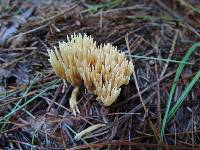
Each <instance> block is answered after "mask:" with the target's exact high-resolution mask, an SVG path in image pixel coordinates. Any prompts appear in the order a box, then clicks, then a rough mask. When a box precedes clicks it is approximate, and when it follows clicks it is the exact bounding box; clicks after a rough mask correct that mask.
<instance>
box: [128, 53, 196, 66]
mask: <svg viewBox="0 0 200 150" xmlns="http://www.w3.org/2000/svg"><path fill="white" fill-rule="evenodd" d="M126 56H128V57H133V58H138V59H146V60H158V61H166V62H171V63H178V64H187V65H193V63H191V62H186V61H178V60H171V59H164V58H156V57H147V56H140V55H126Z"/></svg>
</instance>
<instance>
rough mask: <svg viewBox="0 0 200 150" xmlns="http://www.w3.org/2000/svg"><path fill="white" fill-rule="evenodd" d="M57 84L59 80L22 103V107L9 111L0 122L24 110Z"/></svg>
mask: <svg viewBox="0 0 200 150" xmlns="http://www.w3.org/2000/svg"><path fill="white" fill-rule="evenodd" d="M58 82H59V80H56V81H54V82H53V83H52V84H51V85H49V87H47V88H46V89H44V90H42V91H41V92H40V93H39V94H37V95H35V96H34V97H32V98H31V99H29V100H28V101H27V102H25V103H23V104H22V105H20V106H18V107H17V108H16V109H14V110H13V111H11V112H10V113H8V114H7V115H5V116H4V117H2V118H0V122H2V121H3V120H5V119H7V118H8V117H10V116H12V115H13V114H14V113H16V112H17V111H18V110H20V109H22V108H24V107H25V106H26V105H28V104H29V103H31V102H32V101H34V100H35V99H36V98H38V97H39V96H41V95H43V94H44V93H45V92H46V91H48V90H49V89H51V88H52V87H53V86H54V85H55V84H56V83H58Z"/></svg>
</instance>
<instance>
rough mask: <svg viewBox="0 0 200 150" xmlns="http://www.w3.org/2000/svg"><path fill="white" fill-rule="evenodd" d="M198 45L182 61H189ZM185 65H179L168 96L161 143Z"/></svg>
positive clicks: (190, 49) (193, 46)
mask: <svg viewBox="0 0 200 150" xmlns="http://www.w3.org/2000/svg"><path fill="white" fill-rule="evenodd" d="M197 47H200V42H198V43H195V44H193V45H192V46H191V47H190V48H189V50H188V51H187V53H186V55H185V56H184V57H183V59H182V61H183V62H187V61H188V59H189V58H190V56H191V55H192V53H193V52H194V50H195V49H196V48H197ZM184 67H185V64H184V63H181V64H179V67H178V69H177V71H176V75H175V78H174V82H173V85H172V87H171V90H170V94H169V98H168V101H167V106H166V110H165V115H164V118H163V121H162V126H161V129H160V141H161V143H162V141H163V137H164V131H165V126H166V123H167V118H168V114H169V109H170V106H171V103H172V98H173V95H174V92H175V90H176V85H177V84H176V82H177V81H178V80H179V78H180V75H181V73H182V71H183V69H184Z"/></svg>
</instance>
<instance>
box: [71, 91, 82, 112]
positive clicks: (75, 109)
mask: <svg viewBox="0 0 200 150" xmlns="http://www.w3.org/2000/svg"><path fill="white" fill-rule="evenodd" d="M78 90H79V88H78V87H75V88H74V89H73V91H72V95H71V98H70V99H69V105H70V108H71V109H72V111H73V114H74V115H75V116H76V112H77V113H80V111H79V109H78V106H77V100H76V99H77V94H78Z"/></svg>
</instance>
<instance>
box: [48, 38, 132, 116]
mask: <svg viewBox="0 0 200 150" xmlns="http://www.w3.org/2000/svg"><path fill="white" fill-rule="evenodd" d="M67 41H68V42H59V50H58V49H57V48H54V50H48V53H49V57H50V58H49V61H50V63H51V65H52V67H53V69H54V71H55V73H56V75H57V76H58V77H60V78H62V79H64V80H67V81H68V82H69V83H70V84H72V86H73V87H75V89H74V90H75V91H73V92H72V97H71V98H70V107H71V109H72V110H73V112H74V114H76V111H77V112H78V111H79V110H78V107H77V106H76V105H77V102H76V95H77V92H78V88H77V87H80V86H81V83H82V81H83V83H84V86H85V87H86V88H87V90H88V92H90V93H93V94H95V95H97V100H98V101H100V102H102V103H103V104H104V105H105V106H110V105H111V104H112V103H113V102H114V101H115V100H116V99H117V97H118V96H119V94H120V92H121V88H120V87H121V85H123V84H128V83H129V80H130V76H131V74H132V73H133V72H134V69H133V64H132V62H131V61H128V60H127V59H126V56H125V54H124V53H122V52H119V51H118V50H117V48H116V47H114V46H112V45H111V44H104V45H100V46H96V42H95V41H94V40H93V38H91V37H90V36H87V35H85V34H84V35H81V34H78V35H75V34H74V35H72V36H71V37H70V38H69V37H67Z"/></svg>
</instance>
